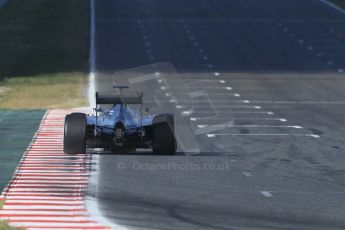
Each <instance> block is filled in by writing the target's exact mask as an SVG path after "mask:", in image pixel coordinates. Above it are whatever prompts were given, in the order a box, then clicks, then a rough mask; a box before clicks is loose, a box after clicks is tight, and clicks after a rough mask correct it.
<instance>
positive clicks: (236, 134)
mask: <svg viewBox="0 0 345 230" xmlns="http://www.w3.org/2000/svg"><path fill="white" fill-rule="evenodd" d="M206 135H207V136H208V137H210V138H212V137H216V136H295V137H313V138H320V136H319V135H315V134H298V133H291V134H288V133H218V134H217V133H208V134H206Z"/></svg>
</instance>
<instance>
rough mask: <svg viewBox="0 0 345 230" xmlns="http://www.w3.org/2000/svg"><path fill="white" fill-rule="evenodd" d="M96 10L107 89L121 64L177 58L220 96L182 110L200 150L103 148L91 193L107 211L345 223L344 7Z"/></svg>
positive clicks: (291, 1) (190, 224) (192, 219)
mask: <svg viewBox="0 0 345 230" xmlns="http://www.w3.org/2000/svg"><path fill="white" fill-rule="evenodd" d="M95 12H96V15H95V16H96V23H95V25H96V37H95V39H96V40H95V42H96V43H95V44H96V46H95V48H96V70H97V73H98V74H97V75H96V90H97V91H110V90H111V84H112V79H111V74H112V73H115V72H117V71H120V70H123V69H129V68H134V67H138V66H145V65H149V64H152V63H158V62H168V63H171V64H172V65H173V66H175V68H176V69H177V71H178V72H179V73H180V76H181V79H182V81H183V84H186V85H189V86H190V88H189V89H190V90H192V89H194V90H198V89H199V90H200V89H201V90H203V91H204V92H206V93H207V95H208V97H209V99H210V100H205V98H196V99H195V101H194V105H193V107H194V113H193V114H192V116H191V117H188V116H187V117H185V118H183V119H181V122H183V125H184V127H188V128H191V127H193V128H191V130H194V131H197V133H198V135H196V134H195V136H189V138H191V139H193V141H195V142H196V143H197V145H198V147H199V150H200V151H186V150H185V148H182V147H181V146H179V152H178V153H177V154H176V156H173V157H168V156H152V155H149V154H147V153H143V154H138V155H116V154H110V153H100V154H94V156H93V157H94V161H95V162H96V165H95V166H94V172H93V177H92V178H91V184H90V186H89V187H90V188H89V195H90V196H92V197H95V198H96V199H97V201H98V205H99V208H100V211H101V213H102V215H103V216H104V217H105V218H107V219H108V220H109V221H111V222H112V223H114V224H117V225H121V226H124V227H125V228H127V229H166V230H170V229H312V230H315V229H345V218H344V217H345V211H344V210H345V209H344V207H345V200H344V199H343V198H344V195H345V191H344V185H345V179H344V178H345V177H344V176H345V154H344V149H345V144H344V143H345V142H344V136H345V135H344V134H345V125H344V122H345V115H344V114H345V90H344V89H345V75H344V71H345V54H344V50H345V14H342V13H341V12H340V11H337V10H336V9H334V8H332V7H330V6H329V5H327V4H325V3H323V2H321V1H317V0H303V1H301V0H261V1H258V0H247V1H243V0H218V1H212V0H209V1H206V0H194V1H185V0H174V1H161V0H149V1H147V0H137V1H126V0H98V1H95ZM146 86H147V88H145V89H143V91H144V93H145V95H146V96H147V97H145V98H146V100H147V102H148V103H150V99H151V96H150V92H151V91H150V87H153V86H152V85H151V84H149V85H146ZM154 87H155V86H154ZM151 90H152V88H151ZM158 90H159V89H158ZM175 90H176V91H174V93H175V94H176V95H175V96H176V97H180V98H182V97H183V96H181V95H178V92H179V91H178V89H175ZM186 101H187V100H186ZM165 102H167V103H168V102H169V100H167V101H164V103H165ZM168 107H169V106H168ZM162 108H165V107H162ZM171 108H172V107H171ZM171 108H170V109H171ZM162 110H163V109H162ZM176 110H177V109H176ZM161 112H165V111H161ZM182 120H183V121H182ZM227 124H228V125H227ZM177 135H178V136H179V135H183V133H182V132H180V131H177ZM182 141H183V140H182ZM95 181H96V182H95Z"/></svg>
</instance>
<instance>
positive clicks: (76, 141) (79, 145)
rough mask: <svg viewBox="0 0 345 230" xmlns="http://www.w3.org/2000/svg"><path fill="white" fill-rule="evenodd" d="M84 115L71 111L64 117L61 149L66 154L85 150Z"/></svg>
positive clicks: (85, 124) (85, 123)
mask: <svg viewBox="0 0 345 230" xmlns="http://www.w3.org/2000/svg"><path fill="white" fill-rule="evenodd" d="M86 126H87V122H86V115H85V114H84V113H71V114H69V115H67V116H66V117H65V126H64V139H63V151H64V153H67V154H77V153H85V151H86Z"/></svg>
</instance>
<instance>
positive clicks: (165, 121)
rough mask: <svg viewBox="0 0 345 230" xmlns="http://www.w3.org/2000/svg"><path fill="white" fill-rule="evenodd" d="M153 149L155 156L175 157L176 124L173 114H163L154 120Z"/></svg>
mask: <svg viewBox="0 0 345 230" xmlns="http://www.w3.org/2000/svg"><path fill="white" fill-rule="evenodd" d="M152 127H153V140H152V149H153V153H154V154H160V155H174V154H175V153H176V147H177V144H176V138H175V122H174V116H173V115H172V114H161V115H157V116H155V117H154V118H153V121H152Z"/></svg>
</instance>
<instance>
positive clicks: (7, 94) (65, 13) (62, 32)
mask: <svg viewBox="0 0 345 230" xmlns="http://www.w3.org/2000/svg"><path fill="white" fill-rule="evenodd" d="M0 50H1V53H0V108H56V107H63V108H69V107H74V106H83V105H85V103H86V100H85V98H83V94H82V92H83V88H85V84H86V76H87V72H88V56H89V54H88V50H89V0H59V1H47V0H26V1H22V0H11V1H9V2H8V4H7V5H5V7H4V8H3V9H2V10H1V11H0ZM39 91H41V92H39ZM19 99H20V102H17V103H15V102H16V101H17V100H19Z"/></svg>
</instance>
